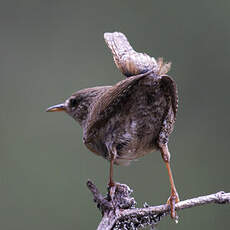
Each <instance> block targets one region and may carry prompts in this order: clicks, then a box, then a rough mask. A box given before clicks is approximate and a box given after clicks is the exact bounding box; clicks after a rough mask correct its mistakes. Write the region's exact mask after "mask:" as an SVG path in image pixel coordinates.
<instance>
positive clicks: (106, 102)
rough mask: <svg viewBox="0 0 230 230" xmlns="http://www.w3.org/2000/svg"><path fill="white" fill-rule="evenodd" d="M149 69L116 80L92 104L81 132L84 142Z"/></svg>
mask: <svg viewBox="0 0 230 230" xmlns="http://www.w3.org/2000/svg"><path fill="white" fill-rule="evenodd" d="M150 73H151V71H149V72H146V73H144V74H140V75H137V76H133V77H129V78H126V79H125V80H123V81H120V82H118V83H117V84H116V85H114V86H113V87H111V88H110V89H108V90H107V91H106V92H105V93H104V94H103V95H102V96H101V97H99V98H98V99H97V101H96V102H95V103H94V104H93V105H92V108H91V109H90V111H91V112H90V114H89V116H88V120H87V122H86V124H87V127H86V128H85V130H84V133H83V140H84V142H85V144H86V143H87V142H90V140H91V139H92V138H93V136H94V135H96V132H97V130H98V129H99V127H101V126H102V125H103V123H104V122H106V121H107V119H108V118H109V117H110V116H111V115H112V114H114V112H116V111H114V107H115V106H116V105H118V104H120V102H121V100H122V99H123V98H125V97H126V96H127V94H129V93H130V92H131V90H130V89H131V87H133V86H134V85H135V84H137V83H138V81H139V80H141V79H142V78H144V77H146V76H148V75H149V74H150Z"/></svg>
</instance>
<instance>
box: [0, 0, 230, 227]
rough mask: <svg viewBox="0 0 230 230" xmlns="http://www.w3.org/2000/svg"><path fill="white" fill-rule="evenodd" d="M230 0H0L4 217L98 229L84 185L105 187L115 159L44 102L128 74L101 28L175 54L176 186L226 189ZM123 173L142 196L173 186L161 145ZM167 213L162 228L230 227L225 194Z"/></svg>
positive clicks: (161, 196)
mask: <svg viewBox="0 0 230 230" xmlns="http://www.w3.org/2000/svg"><path fill="white" fill-rule="evenodd" d="M229 12H230V1H229V0H225V1H224V0H222V1H219V0H193V1H184V0H178V1H171V0H161V1H156V0H151V1H150V0H146V1H133V0H116V1H115V0H113V1H106V0H104V1H86V0H85V1H76V0H75V1H74V0H73V1H68V0H67V1H51V0H46V1H45V0H43V1H41V0H40V1H39V0H21V1H0V28H1V36H0V79H1V81H0V100H1V113H0V127H1V128H0V137H1V138H0V143H1V154H0V229H1V230H31V229H32V230H41V229H43V230H63V229H65V230H76V229H96V226H97V224H98V222H99V220H100V218H101V215H100V213H99V212H98V210H97V209H96V206H95V204H94V203H93V201H92V196H91V194H90V192H89V191H88V189H87V188H86V185H85V184H86V181H87V179H88V178H90V179H92V180H93V181H94V182H95V183H96V184H97V186H98V187H99V188H100V189H101V191H103V192H105V191H106V184H107V182H108V166H109V165H108V162H106V161H105V160H104V159H102V158H100V157H97V156H95V155H94V154H92V153H91V152H89V151H88V150H87V149H86V147H84V145H83V144H82V140H81V138H82V130H81V128H80V126H79V125H78V124H77V123H76V122H75V121H74V120H73V119H71V118H70V117H68V116H67V115H66V114H65V113H52V114H51V113H49V114H48V113H46V112H45V109H46V108H47V107H48V106H50V105H53V104H56V103H60V102H63V101H64V100H65V98H67V97H68V96H70V95H71V94H72V92H74V91H77V90H79V89H82V88H85V87H92V86H96V85H111V84H115V83H116V82H117V81H119V80H121V79H123V76H122V75H121V73H120V72H119V71H118V70H117V69H116V67H115V65H114V63H113V60H112V56H111V53H110V51H109V50H108V48H107V47H106V45H105V43H104V40H103V33H104V32H112V31H121V32H123V33H125V34H126V35H127V37H128V38H129V40H130V42H131V44H132V45H133V47H134V48H135V49H136V50H137V51H142V52H147V53H149V54H151V55H152V56H154V57H159V56H160V57H161V56H162V57H165V58H166V60H169V61H172V63H173V65H172V70H171V72H170V75H171V76H173V78H174V79H175V80H176V82H177V84H178V89H179V96H180V105H179V112H178V117H177V122H176V127H175V131H174V132H173V135H172V136H171V139H170V150H171V154H172V169H173V172H174V176H175V181H176V185H177V189H178V192H179V194H180V198H181V199H182V200H183V199H186V198H190V197H194V196H198V195H204V194H208V193H214V192H217V191H220V190H225V191H226V192H227V191H228V192H229V191H230V180H229V172H230V169H229V161H230V154H229V149H228V145H229V129H230V125H229V112H230V106H229V96H230V92H229V84H230V76H229V66H230V64H229V61H230V13H229ZM115 179H116V180H117V181H119V182H121V183H127V184H129V185H130V187H132V188H133V189H134V196H135V198H136V200H137V202H138V205H139V207H141V206H142V205H143V203H144V202H145V201H146V202H148V203H149V204H154V205H158V204H161V203H164V202H165V201H166V200H167V198H168V196H169V192H170V191H169V182H168V175H167V171H166V169H165V166H164V164H163V161H162V159H161V156H160V153H159V152H154V153H152V154H149V155H147V156H145V157H143V158H141V159H140V160H139V161H137V162H133V163H132V164H131V165H130V166H129V167H122V166H119V167H115ZM179 215H180V222H179V224H177V225H176V224H174V222H173V221H172V220H171V219H170V218H165V219H164V220H163V221H162V222H161V223H160V225H159V227H158V228H159V229H178V230H179V229H187V230H189V229H209V230H212V229H219V228H222V227H224V228H225V229H229V228H230V222H229V216H230V207H229V205H225V206H217V205H207V206H205V207H199V208H193V209H187V210H184V211H183V212H180V213H179Z"/></svg>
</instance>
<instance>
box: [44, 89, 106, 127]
mask: <svg viewBox="0 0 230 230" xmlns="http://www.w3.org/2000/svg"><path fill="white" fill-rule="evenodd" d="M108 88H109V87H106V86H105V87H94V88H88V89H83V90H79V91H77V92H76V93H73V94H72V95H71V96H70V97H69V98H67V99H66V100H65V102H64V103H62V104H57V105H54V106H51V107H49V108H48V109H46V111H47V112H60V111H64V112H66V113H67V114H68V115H70V116H71V117H72V118H74V120H76V121H78V122H79V123H80V125H81V126H84V124H85V121H86V120H87V118H88V115H89V112H90V108H91V105H92V104H93V103H94V102H95V101H97V98H98V97H99V96H100V95H101V94H102V93H104V92H105V91H106V90H107V89H108Z"/></svg>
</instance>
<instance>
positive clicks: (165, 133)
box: [158, 75, 178, 147]
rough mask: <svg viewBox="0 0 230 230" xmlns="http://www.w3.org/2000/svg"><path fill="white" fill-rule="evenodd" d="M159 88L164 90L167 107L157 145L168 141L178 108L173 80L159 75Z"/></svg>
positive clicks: (160, 145) (165, 143)
mask: <svg viewBox="0 0 230 230" xmlns="http://www.w3.org/2000/svg"><path fill="white" fill-rule="evenodd" d="M160 84H161V88H162V90H163V91H164V95H165V98H166V100H167V102H168V103H167V105H168V107H167V108H166V111H165V116H164V118H163V122H162V126H161V129H160V133H159V137H158V145H159V147H162V146H165V145H167V143H168V139H169V135H170V134H171V133H172V131H173V128H174V123H175V121H176V113H177V108H178V93H177V87H176V83H175V81H174V80H173V79H172V78H171V77H169V76H167V75H164V76H162V77H161V81H160Z"/></svg>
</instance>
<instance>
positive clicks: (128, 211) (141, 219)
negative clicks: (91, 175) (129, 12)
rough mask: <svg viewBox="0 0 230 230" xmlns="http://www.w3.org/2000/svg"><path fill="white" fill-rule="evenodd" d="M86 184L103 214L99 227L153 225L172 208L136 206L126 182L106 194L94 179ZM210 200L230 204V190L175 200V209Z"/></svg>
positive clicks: (103, 228)
mask: <svg viewBox="0 0 230 230" xmlns="http://www.w3.org/2000/svg"><path fill="white" fill-rule="evenodd" d="M87 186H88V188H89V189H90V191H91V192H92V193H93V196H94V201H95V202H96V203H97V206H98V208H99V209H100V210H101V212H102V215H103V218H102V220H101V222H100V224H99V226H98V228H97V230H111V229H140V228H143V227H146V226H154V225H156V224H157V223H158V222H159V221H160V220H161V218H162V217H164V216H167V215H168V214H169V212H170V207H169V205H168V204H163V205H159V206H151V207H144V208H135V204H136V202H135V200H134V198H133V197H131V193H132V190H131V189H130V188H129V187H128V186H127V185H125V184H119V183H117V184H116V185H115V186H114V187H113V188H112V190H110V191H109V192H108V194H107V196H106V197H103V195H102V194H100V192H99V191H98V189H97V188H96V186H95V185H94V184H93V183H92V182H91V181H88V182H87ZM209 203H216V204H227V203H228V204H229V203H230V193H225V192H223V191H221V192H218V193H215V194H211V195H206V196H200V197H196V198H192V199H188V200H184V201H180V202H179V203H177V204H176V210H182V209H185V208H192V207H196V206H200V205H205V204H209Z"/></svg>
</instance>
